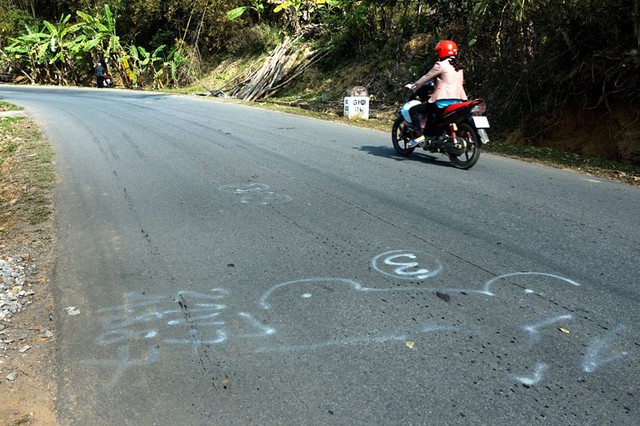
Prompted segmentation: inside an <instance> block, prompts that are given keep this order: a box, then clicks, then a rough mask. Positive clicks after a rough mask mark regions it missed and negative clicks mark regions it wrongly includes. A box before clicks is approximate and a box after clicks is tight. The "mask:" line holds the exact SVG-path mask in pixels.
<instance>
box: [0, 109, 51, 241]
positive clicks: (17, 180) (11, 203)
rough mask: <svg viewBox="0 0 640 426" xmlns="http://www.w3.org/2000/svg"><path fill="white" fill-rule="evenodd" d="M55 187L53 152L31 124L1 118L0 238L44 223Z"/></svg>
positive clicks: (19, 119)
mask: <svg viewBox="0 0 640 426" xmlns="http://www.w3.org/2000/svg"><path fill="white" fill-rule="evenodd" d="M5 105H6V104H5ZM55 184H56V174H55V168H54V165H53V149H52V148H51V146H50V145H49V143H48V142H47V141H46V140H45V139H44V137H43V136H42V134H41V133H40V131H39V129H38V128H37V126H36V125H35V123H33V122H32V121H31V120H30V119H29V118H27V117H1V118H0V235H2V234H7V233H11V232H13V231H16V232H19V231H20V230H21V229H23V228H25V227H28V226H33V225H38V224H40V223H43V222H45V221H46V220H48V219H49V217H50V216H51V214H52V213H53V200H52V191H53V187H54V186H55Z"/></svg>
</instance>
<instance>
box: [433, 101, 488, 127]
mask: <svg viewBox="0 0 640 426" xmlns="http://www.w3.org/2000/svg"><path fill="white" fill-rule="evenodd" d="M483 102H484V100H483V99H474V100H472V101H466V102H459V103H457V104H453V105H449V106H448V107H447V108H445V110H444V112H443V113H442V121H443V122H446V123H451V122H455V121H459V120H460V119H461V118H463V117H466V116H467V115H469V113H470V112H471V109H472V108H473V107H474V106H476V105H479V104H481V103H483Z"/></svg>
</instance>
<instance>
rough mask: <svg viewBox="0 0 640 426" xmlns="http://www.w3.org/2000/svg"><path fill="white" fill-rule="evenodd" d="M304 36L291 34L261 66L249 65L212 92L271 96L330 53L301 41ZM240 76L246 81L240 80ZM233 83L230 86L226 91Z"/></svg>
mask: <svg viewBox="0 0 640 426" xmlns="http://www.w3.org/2000/svg"><path fill="white" fill-rule="evenodd" d="M300 39H301V37H296V38H293V39H292V38H289V37H287V38H286V39H285V40H284V41H283V42H282V43H280V44H279V45H278V46H277V47H276V48H275V49H274V50H273V51H272V52H271V53H269V55H267V57H266V58H265V59H264V61H262V65H260V66H259V67H258V68H257V69H255V70H254V69H253V68H254V67H253V66H251V67H249V68H248V69H247V70H246V71H244V72H242V73H240V74H239V75H237V76H235V77H234V78H232V79H231V80H229V81H228V82H226V83H225V84H224V85H222V87H220V88H218V89H216V90H212V91H211V94H212V95H214V96H224V97H232V98H238V99H242V100H247V101H255V100H258V99H264V98H268V97H269V96H271V95H272V94H274V93H275V92H277V91H278V90H279V89H281V88H283V87H285V86H286V85H287V84H289V83H290V82H292V81H293V80H294V79H296V78H297V77H299V76H300V75H302V73H303V72H304V71H305V70H306V69H307V68H308V67H309V66H311V65H313V64H314V63H316V62H317V61H319V60H320V59H322V58H323V57H324V56H325V55H326V54H327V52H326V51H325V50H319V49H313V48H310V47H309V46H307V45H305V44H304V43H301V42H300ZM243 77H244V78H243ZM240 79H242V80H241V81H239V82H238V80H240ZM232 84H233V86H231V85H232ZM229 86H230V88H229V89H227V90H224V89H225V88H226V87H229Z"/></svg>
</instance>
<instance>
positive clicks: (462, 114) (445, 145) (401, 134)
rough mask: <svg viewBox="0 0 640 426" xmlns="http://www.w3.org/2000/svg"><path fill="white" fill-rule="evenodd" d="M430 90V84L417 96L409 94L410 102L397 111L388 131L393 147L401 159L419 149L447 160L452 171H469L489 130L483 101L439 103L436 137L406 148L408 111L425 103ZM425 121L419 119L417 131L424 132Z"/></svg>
mask: <svg viewBox="0 0 640 426" xmlns="http://www.w3.org/2000/svg"><path fill="white" fill-rule="evenodd" d="M433 90H434V84H433V82H428V83H427V84H425V85H424V86H422V87H421V88H420V89H419V90H418V91H417V92H416V93H412V95H411V97H410V99H409V101H408V102H407V103H405V104H404V105H403V106H402V107H401V108H400V110H399V112H398V117H397V118H396V120H395V121H394V123H393V128H392V130H391V140H392V141H393V147H394V148H395V150H396V152H397V153H398V154H399V155H402V156H403V157H406V156H408V155H411V153H412V152H413V151H414V150H415V149H416V148H418V147H420V148H422V149H424V150H425V151H429V152H437V153H442V154H445V155H448V156H449V159H450V160H451V163H452V164H453V165H454V166H455V167H457V168H459V169H470V168H471V167H473V166H474V165H475V164H476V163H477V162H478V159H479V158H480V150H481V148H482V146H483V145H484V144H486V143H488V142H489V136H488V135H487V131H486V129H488V128H489V120H488V119H487V117H486V116H485V111H486V103H485V102H484V100H482V99H474V100H471V101H462V100H454V99H447V100H442V101H438V106H439V107H441V108H443V110H442V113H441V114H439V115H438V117H437V119H436V123H435V129H436V134H435V135H425V138H426V139H425V142H423V143H421V144H420V145H418V146H415V147H411V146H410V145H409V143H410V142H411V139H412V136H413V130H414V129H413V125H412V124H411V117H409V109H410V108H411V107H412V106H414V105H418V104H419V103H420V101H421V100H424V101H425V102H426V100H427V99H429V97H430V96H431V94H432V93H433ZM426 121H427V117H426V116H424V117H421V129H420V131H423V130H424V128H425V124H426Z"/></svg>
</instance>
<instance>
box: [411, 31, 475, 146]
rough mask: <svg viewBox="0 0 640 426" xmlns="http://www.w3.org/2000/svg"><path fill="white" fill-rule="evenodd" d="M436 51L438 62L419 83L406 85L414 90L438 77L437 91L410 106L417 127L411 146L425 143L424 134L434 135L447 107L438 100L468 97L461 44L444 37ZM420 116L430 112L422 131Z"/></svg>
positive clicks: (415, 127)
mask: <svg viewBox="0 0 640 426" xmlns="http://www.w3.org/2000/svg"><path fill="white" fill-rule="evenodd" d="M435 50H436V52H437V54H438V62H436V63H435V65H434V66H433V67H432V68H431V70H429V72H427V73H426V74H425V75H423V76H422V77H420V79H419V80H418V81H417V82H415V83H414V84H407V85H406V87H407V88H409V89H411V90H412V91H413V92H414V93H415V92H416V91H417V90H418V89H419V88H420V87H422V86H423V85H424V84H425V83H427V82H428V81H431V80H434V79H435V91H434V92H433V95H432V96H431V97H430V98H429V100H428V101H427V102H423V103H421V104H420V105H416V106H414V107H412V108H411V109H409V116H410V117H411V124H412V125H413V129H414V130H413V132H414V133H413V139H412V140H411V142H410V143H409V144H408V147H410V148H413V147H416V146H418V145H421V144H423V143H424V142H425V136H424V135H425V134H427V135H433V134H434V133H436V129H435V121H436V118H437V116H438V115H439V114H440V113H442V111H443V109H444V107H441V106H439V105H438V104H439V102H438V101H442V100H445V99H446V100H452V99H456V100H467V94H466V93H465V91H464V87H463V83H464V71H463V70H464V65H463V64H462V62H461V61H460V59H458V45H457V44H456V43H455V42H453V41H451V40H442V41H440V42H439V43H438V44H437V45H436V49H435ZM440 103H441V102H440ZM445 107H446V105H445ZM421 115H427V125H426V127H425V129H424V132H422V131H421V130H420V128H421V125H420V116H421Z"/></svg>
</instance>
